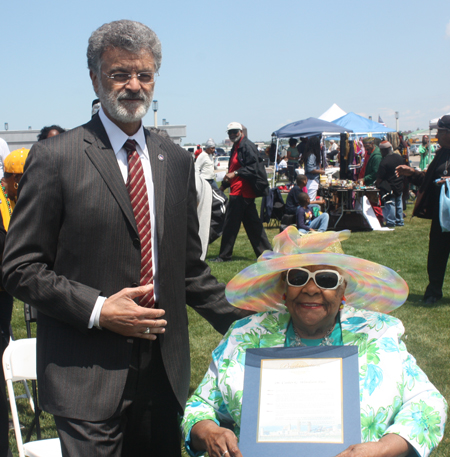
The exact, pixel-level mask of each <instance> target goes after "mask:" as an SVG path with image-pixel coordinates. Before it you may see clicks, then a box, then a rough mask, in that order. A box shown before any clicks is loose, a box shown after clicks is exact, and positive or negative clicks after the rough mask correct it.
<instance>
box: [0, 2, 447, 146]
mask: <svg viewBox="0 0 450 457" xmlns="http://www.w3.org/2000/svg"><path fill="white" fill-rule="evenodd" d="M117 19H133V20H138V21H140V22H143V23H145V24H146V25H148V26H149V27H150V28H152V29H153V30H155V32H156V33H157V34H158V36H159V38H160V40H161V42H162V47H163V60H162V67H161V70H160V77H159V78H158V80H157V84H156V87H155V94H154V98H155V99H157V100H158V102H159V111H158V120H159V122H161V120H162V119H163V118H165V119H167V121H169V123H171V124H186V125H187V138H186V139H184V141H183V143H187V142H195V143H197V142H205V141H206V140H207V139H208V138H209V137H212V138H214V139H215V141H216V142H220V141H222V140H223V139H224V138H225V137H226V135H225V128H226V125H227V124H228V123H229V122H231V121H238V122H241V123H243V124H244V125H246V126H247V128H248V135H249V138H250V139H252V140H255V141H256V140H269V139H270V135H271V133H272V132H273V131H274V130H277V129H278V128H280V127H281V126H283V125H285V124H287V123H289V122H293V121H296V120H300V119H305V118H307V117H310V116H313V117H318V116H320V115H321V114H322V113H323V112H324V111H326V110H327V109H328V108H329V107H330V106H331V105H332V104H333V103H337V104H338V105H339V106H340V107H341V108H342V109H343V110H344V111H347V112H350V111H354V112H356V113H358V114H361V115H364V116H370V115H371V116H373V119H374V120H377V118H378V115H381V117H382V118H383V120H384V121H385V122H386V123H387V125H388V126H390V127H393V128H395V118H394V112H395V111H398V112H399V113H400V114H399V116H400V118H399V126H400V129H401V130H406V129H415V128H417V127H420V128H426V127H427V126H428V120H429V119H432V118H435V117H437V116H440V115H442V114H445V113H447V112H450V86H449V79H450V2H449V1H448V0H430V1H428V2H425V1H416V0H409V1H398V0H391V1H386V0H378V1H376V2H374V1H371V2H368V1H365V0H359V1H354V0H341V1H336V0H315V1H304V0H278V1H267V0H259V1H248V0H241V1H235V0H228V1H226V2H225V1H222V0H219V1H203V0H191V1H189V2H188V1H185V0H184V1H181V0H171V1H157V2H156V1H151V0H150V1H149V0H147V1H142V0H133V1H131V2H127V1H123V0H122V1H117V0H109V1H108V2H97V1H95V0H91V1H85V0H78V1H77V2H60V1H58V2H56V1H53V0H50V1H47V2H35V1H33V2H32V1H21V0H15V1H14V2H12V1H10V2H4V4H3V5H2V27H1V28H0V35H1V38H2V43H3V47H2V52H1V53H0V55H1V60H2V64H3V65H2V68H3V71H2V72H1V76H0V82H1V84H0V87H1V92H0V129H3V125H4V123H5V122H8V124H9V129H10V130H19V129H27V128H28V126H31V127H32V128H34V129H40V128H41V127H43V126H44V125H49V124H53V123H55V124H60V125H61V126H63V127H66V128H72V127H75V126H77V125H79V124H82V123H84V122H86V121H87V120H88V119H89V118H90V106H91V101H92V99H93V98H94V97H95V95H94V92H93V90H92V86H91V83H90V79H89V76H88V70H87V68H86V57H85V55H86V47H87V40H88V38H89V36H90V34H91V32H92V31H93V30H95V29H96V28H97V27H99V26H100V25H101V24H103V23H105V22H109V21H112V20H117ZM144 122H145V124H146V125H153V112H152V111H150V113H149V114H148V115H147V116H146V118H145V119H144Z"/></svg>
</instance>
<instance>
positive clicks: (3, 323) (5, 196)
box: [0, 148, 29, 457]
mask: <svg viewBox="0 0 450 457" xmlns="http://www.w3.org/2000/svg"><path fill="white" fill-rule="evenodd" d="M28 152H29V150H28V149H25V148H22V149H16V150H15V151H13V152H11V153H10V154H9V155H8V156H7V157H6V159H5V163H4V165H5V174H4V177H3V178H2V182H1V195H0V214H1V218H0V253H1V254H3V249H4V247H5V238H6V233H7V232H8V228H9V221H10V220H11V214H12V212H13V209H14V206H15V204H16V201H17V188H18V185H19V182H20V180H21V178H22V175H23V167H24V165H25V161H26V159H27V156H28ZM2 256H3V255H2ZM13 300H14V299H13V297H12V295H10V294H9V293H8V292H6V290H4V289H3V287H0V332H1V333H0V339H1V341H0V351H1V355H2V356H3V352H4V351H5V349H6V347H7V346H8V344H9V340H10V336H11V335H10V332H9V327H10V325H11V316H12V310H13ZM2 374H3V366H2ZM2 379H3V378H2ZM8 430H9V416H8V401H7V399H6V390H5V382H4V381H3V380H0V457H4V456H10V455H11V453H10V450H9V440H8Z"/></svg>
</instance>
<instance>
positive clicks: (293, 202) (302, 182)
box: [284, 175, 308, 214]
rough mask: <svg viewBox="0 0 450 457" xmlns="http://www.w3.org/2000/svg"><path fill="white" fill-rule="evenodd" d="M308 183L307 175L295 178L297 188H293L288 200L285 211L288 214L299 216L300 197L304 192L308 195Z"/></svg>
mask: <svg viewBox="0 0 450 457" xmlns="http://www.w3.org/2000/svg"><path fill="white" fill-rule="evenodd" d="M307 182H308V178H307V177H306V176H305V175H298V176H297V177H296V178H295V186H293V187H292V189H291V190H290V191H289V193H288V196H287V198H286V207H285V209H284V212H285V213H286V214H297V208H298V207H299V205H300V203H299V201H298V196H299V195H300V193H302V192H306V193H308V189H307V188H306V183H307Z"/></svg>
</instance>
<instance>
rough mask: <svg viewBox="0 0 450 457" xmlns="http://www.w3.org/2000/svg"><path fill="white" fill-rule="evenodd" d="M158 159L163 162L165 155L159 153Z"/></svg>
mask: <svg viewBox="0 0 450 457" xmlns="http://www.w3.org/2000/svg"><path fill="white" fill-rule="evenodd" d="M158 159H159V160H161V162H162V161H163V160H164V156H163V155H162V154H158Z"/></svg>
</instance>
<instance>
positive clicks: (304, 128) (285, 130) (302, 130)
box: [272, 117, 351, 187]
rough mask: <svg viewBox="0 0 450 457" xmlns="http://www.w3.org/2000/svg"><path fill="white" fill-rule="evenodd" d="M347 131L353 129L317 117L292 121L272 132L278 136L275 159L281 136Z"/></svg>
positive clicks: (333, 133)
mask: <svg viewBox="0 0 450 457" xmlns="http://www.w3.org/2000/svg"><path fill="white" fill-rule="evenodd" d="M345 132H351V130H350V129H348V128H346V127H341V126H339V125H336V124H334V123H333V122H328V121H323V120H322V119H317V118H315V117H309V118H308V119H304V120H302V121H296V122H292V123H291V124H287V125H285V126H284V127H281V129H278V130H276V131H275V132H273V133H272V136H275V137H276V138H277V149H276V154H275V160H276V157H277V154H278V146H279V141H280V138H303V137H311V136H317V135H323V136H330V135H336V134H339V133H345ZM274 186H275V172H274V175H273V184H272V187H274Z"/></svg>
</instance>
